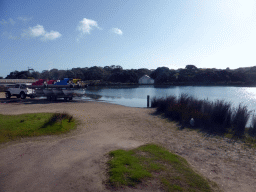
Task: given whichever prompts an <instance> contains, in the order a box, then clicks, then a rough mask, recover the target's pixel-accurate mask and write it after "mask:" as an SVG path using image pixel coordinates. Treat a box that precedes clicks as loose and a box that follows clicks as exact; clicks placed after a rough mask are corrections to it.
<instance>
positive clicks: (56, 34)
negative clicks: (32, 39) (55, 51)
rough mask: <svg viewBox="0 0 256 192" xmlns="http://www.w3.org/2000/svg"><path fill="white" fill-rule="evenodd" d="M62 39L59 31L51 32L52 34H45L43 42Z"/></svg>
mask: <svg viewBox="0 0 256 192" xmlns="http://www.w3.org/2000/svg"><path fill="white" fill-rule="evenodd" d="M59 37H61V34H60V33H59V32H58V31H51V32H50V33H45V34H44V36H43V37H42V40H43V41H47V40H54V39H57V38H59Z"/></svg>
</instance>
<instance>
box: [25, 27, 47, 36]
mask: <svg viewBox="0 0 256 192" xmlns="http://www.w3.org/2000/svg"><path fill="white" fill-rule="evenodd" d="M28 34H29V35H30V36H32V37H39V36H42V35H44V34H45V30H44V27H43V26H42V25H37V26H35V27H29V29H28Z"/></svg>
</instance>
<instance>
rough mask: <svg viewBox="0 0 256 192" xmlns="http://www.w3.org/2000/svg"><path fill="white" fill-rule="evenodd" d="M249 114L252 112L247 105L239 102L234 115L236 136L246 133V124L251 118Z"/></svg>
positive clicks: (233, 122)
mask: <svg viewBox="0 0 256 192" xmlns="http://www.w3.org/2000/svg"><path fill="white" fill-rule="evenodd" d="M249 115H250V114H249V112H248V110H247V107H246V106H242V105H241V104H239V107H238V109H237V110H236V112H235V113H234V114H233V117H232V124H233V131H234V135H235V136H238V137H241V136H243V135H244V132H245V126H246V123H247V121H248V119H249Z"/></svg>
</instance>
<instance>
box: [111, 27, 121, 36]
mask: <svg viewBox="0 0 256 192" xmlns="http://www.w3.org/2000/svg"><path fill="white" fill-rule="evenodd" d="M112 32H113V33H116V34H118V35H123V32H122V31H121V29H118V28H112Z"/></svg>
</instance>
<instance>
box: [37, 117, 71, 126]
mask: <svg viewBox="0 0 256 192" xmlns="http://www.w3.org/2000/svg"><path fill="white" fill-rule="evenodd" d="M63 119H68V122H70V121H71V120H72V119H73V116H72V115H69V114H67V113H54V114H52V116H51V117H50V119H49V120H48V121H47V122H45V123H44V124H43V125H42V127H41V128H45V127H47V126H49V125H53V124H55V123H56V122H61V121H62V120H63Z"/></svg>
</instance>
